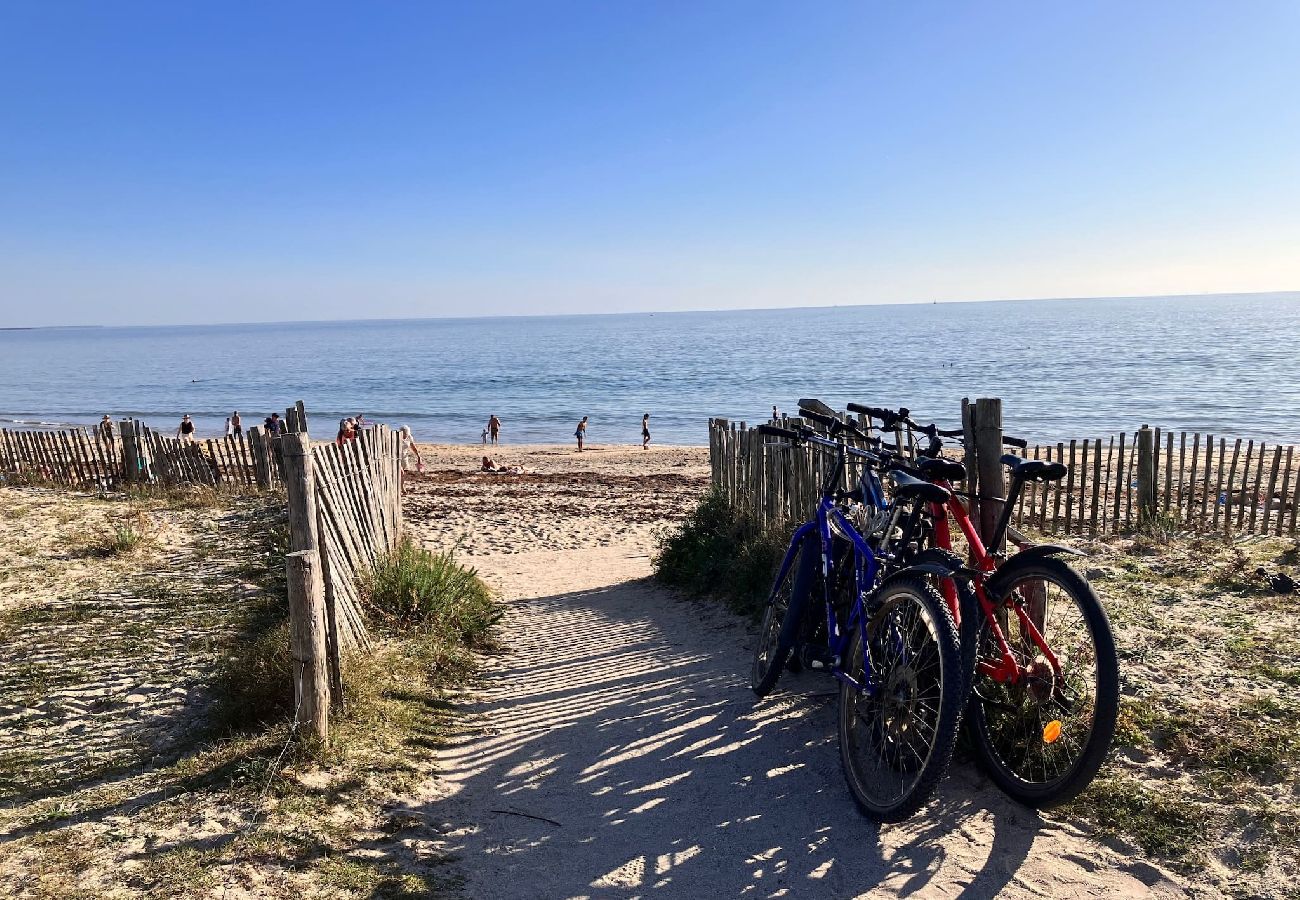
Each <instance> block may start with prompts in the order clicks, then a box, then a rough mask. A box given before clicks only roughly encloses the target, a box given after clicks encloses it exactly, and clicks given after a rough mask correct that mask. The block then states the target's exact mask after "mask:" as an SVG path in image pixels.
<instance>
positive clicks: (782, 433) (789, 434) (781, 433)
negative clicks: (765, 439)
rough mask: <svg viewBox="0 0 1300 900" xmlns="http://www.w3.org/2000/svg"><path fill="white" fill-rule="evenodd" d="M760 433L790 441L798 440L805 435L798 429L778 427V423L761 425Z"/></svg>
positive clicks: (759, 427)
mask: <svg viewBox="0 0 1300 900" xmlns="http://www.w3.org/2000/svg"><path fill="white" fill-rule="evenodd" d="M758 433H759V434H766V435H768V436H769V437H779V438H785V439H786V440H788V441H797V440H800V439H802V437H803V435H801V434H800V433H799V432H797V431H791V430H790V429H789V428H778V427H777V426H776V425H759V426H758Z"/></svg>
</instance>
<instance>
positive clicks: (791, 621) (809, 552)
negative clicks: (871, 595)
mask: <svg viewBox="0 0 1300 900" xmlns="http://www.w3.org/2000/svg"><path fill="white" fill-rule="evenodd" d="M817 551H818V539H817V535H816V534H814V533H809V534H807V535H805V536H804V537H803V538H802V539H801V540H800V541H799V544H798V546H797V547H796V548H795V553H794V557H793V558H792V559H791V560H790V565H789V566H787V567H786V569H785V572H783V573H782V572H778V573H777V575H778V578H779V580H778V581H777V582H776V583H775V584H773V585H772V593H771V594H770V595H769V597H768V601H767V609H765V610H764V611H763V622H762V624H761V625H760V626H759V629H758V646H756V647H755V648H754V664H753V667H752V670H751V673H750V680H749V686H750V688H752V689H753V691H754V693H755V694H757V695H758V696H760V697H766V696H767V695H768V694H769V693H770V692H771V690H772V688H774V687H776V682H777V679H778V678H780V677H781V670H782V669H784V668H785V665H786V662H787V661H788V660H789V658H790V651H791V650H792V649H793V648H794V645H795V643H796V641H797V640H798V638H799V627H800V624H801V622H802V619H803V610H804V607H805V606H806V600H807V598H808V595H809V593H810V592H811V590H812V587H813V584H814V582H815V581H816V574H817V567H818V555H819V554H818V552H817Z"/></svg>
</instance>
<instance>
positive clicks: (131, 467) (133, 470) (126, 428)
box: [117, 419, 140, 484]
mask: <svg viewBox="0 0 1300 900" xmlns="http://www.w3.org/2000/svg"><path fill="white" fill-rule="evenodd" d="M117 433H118V434H119V435H121V436H122V480H123V481H124V482H126V483H127V484H130V483H132V482H134V481H135V479H136V477H137V476H138V475H139V474H140V471H139V467H138V466H137V465H136V460H137V459H138V454H137V453H136V449H135V423H134V422H133V421H132V420H131V419H123V420H122V421H121V422H119V423H118V425H117Z"/></svg>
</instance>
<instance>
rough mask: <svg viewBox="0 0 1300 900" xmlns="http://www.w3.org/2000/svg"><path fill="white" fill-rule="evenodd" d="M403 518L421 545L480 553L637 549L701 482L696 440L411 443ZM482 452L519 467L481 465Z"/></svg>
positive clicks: (689, 501)
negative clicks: (657, 443)
mask: <svg viewBox="0 0 1300 900" xmlns="http://www.w3.org/2000/svg"><path fill="white" fill-rule="evenodd" d="M420 454H421V457H422V459H423V461H424V471H423V472H422V473H418V474H412V476H411V481H410V483H409V486H408V494H407V506H406V515H407V524H408V525H409V526H410V528H411V529H412V533H413V534H414V535H415V536H416V537H418V538H419V539H420V540H421V541H423V542H425V543H426V544H428V545H430V546H436V547H440V548H455V550H456V552H457V553H458V554H463V555H465V556H469V557H474V559H475V562H476V564H477V562H478V560H479V559H480V558H482V557H491V556H496V555H509V554H517V553H526V552H534V551H538V550H577V549H584V548H599V547H615V546H629V547H638V548H640V552H645V551H646V550H647V548H648V547H649V546H650V544H651V540H652V536H653V533H654V531H655V529H656V528H661V527H663V526H664V525H665V524H667V523H669V522H672V521H674V520H676V519H677V518H679V517H681V516H682V515H684V514H685V512H686V511H687V509H689V508H690V506H691V505H693V504H694V502H695V500H696V499H697V498H698V497H699V495H700V494H701V493H702V492H703V491H704V490H705V489H706V488H707V484H708V474H709V452H708V449H707V448H704V447H651V448H650V449H649V450H642V449H641V447H640V446H639V445H638V446H634V447H629V446H596V447H592V448H590V449H588V450H584V451H583V452H582V453H578V452H577V451H576V450H575V449H574V448H573V447H572V446H561V445H537V444H534V445H514V446H512V445H506V444H503V445H499V446H496V447H491V446H489V447H480V446H476V445H473V446H453V445H444V444H435V445H427V446H421V448H420ZM484 456H488V457H490V458H491V459H492V460H493V461H494V462H495V463H497V464H498V465H500V466H509V467H522V469H523V474H497V473H492V472H482V471H480V468H481V466H482V460H483V457H484Z"/></svg>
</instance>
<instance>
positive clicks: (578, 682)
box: [417, 523, 1186, 898]
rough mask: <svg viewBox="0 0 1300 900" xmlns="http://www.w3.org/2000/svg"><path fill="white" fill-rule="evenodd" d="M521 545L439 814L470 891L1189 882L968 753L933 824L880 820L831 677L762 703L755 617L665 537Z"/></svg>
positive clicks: (1097, 886)
mask: <svg viewBox="0 0 1300 900" xmlns="http://www.w3.org/2000/svg"><path fill="white" fill-rule="evenodd" d="M418 527H419V525H418V523H417V529H418ZM599 534H600V538H599V540H600V541H601V542H605V541H608V539H609V537H610V534H609V532H607V531H600V532H599ZM501 537H503V535H498V538H501ZM506 545H507V546H506V548H504V552H499V553H491V552H481V553H480V554H475V558H474V560H473V562H474V564H475V565H476V566H478V567H479V569H480V571H481V572H482V573H483V575H484V576H485V577H486V578H487V579H488V580H489V582H490V583H492V584H493V586H494V587H496V588H497V590H498V591H499V592H500V594H501V596H502V597H503V598H504V599H505V601H506V603H507V610H508V611H507V615H506V618H505V621H504V622H503V624H502V636H503V638H504V640H505V643H506V644H507V650H506V651H505V652H504V653H503V654H501V655H499V656H495V657H492V658H490V659H488V660H487V661H486V666H485V671H484V673H483V676H482V678H481V679H480V683H479V684H478V685H477V687H476V688H475V690H474V691H473V692H472V693H471V694H470V695H468V696H466V697H465V698H463V702H462V704H461V705H462V707H463V709H464V710H465V716H464V717H463V718H462V720H461V724H460V730H459V733H458V734H457V736H456V737H455V738H454V739H453V740H452V741H451V742H450V743H449V744H448V745H447V746H444V747H443V748H441V749H440V751H439V769H440V772H441V777H440V778H439V780H438V781H437V782H436V783H435V784H434V786H433V787H432V788H431V789H430V792H429V794H428V795H426V796H425V797H423V798H421V805H422V807H423V808H422V809H420V810H419V812H420V813H421V815H422V817H424V818H426V820H428V821H433V822H437V823H440V825H439V830H441V831H442V840H441V841H440V846H441V849H442V850H443V851H444V852H447V853H450V854H451V855H453V856H454V857H455V858H456V860H457V862H456V863H455V864H454V868H455V869H456V871H457V872H458V874H459V876H460V877H462V878H463V879H464V893H465V895H466V896H467V897H472V898H480V897H482V898H487V897H492V898H506V897H519V898H578V897H592V898H596V897H663V898H671V897H691V898H696V897H791V898H848V897H855V896H867V895H870V896H873V897H874V896H935V897H966V898H978V897H993V896H998V897H1039V896H1044V895H1050V896H1052V897H1056V898H1069V897H1115V896H1123V897H1181V896H1185V895H1186V894H1185V891H1184V889H1183V888H1182V887H1181V886H1180V882H1179V880H1178V879H1177V878H1175V877H1174V876H1171V875H1169V874H1167V873H1166V872H1164V871H1162V870H1161V869H1159V868H1157V867H1155V866H1153V865H1151V864H1148V863H1146V862H1143V861H1140V860H1138V859H1136V858H1135V857H1134V856H1132V855H1129V854H1124V855H1121V854H1120V853H1118V852H1116V850H1113V849H1110V848H1108V847H1104V846H1101V845H1099V844H1097V843H1096V842H1094V841H1092V840H1090V839H1089V838H1088V837H1087V836H1086V835H1084V834H1083V833H1082V832H1081V831H1080V830H1078V829H1076V828H1074V827H1073V826H1071V825H1069V824H1067V823H1062V822H1058V821H1052V820H1048V819H1045V818H1042V817H1040V816H1038V815H1036V814H1034V813H1032V812H1030V811H1028V810H1025V809H1023V808H1020V807H1017V806H1016V805H1014V804H1012V803H1010V802H1009V801H1007V800H1006V799H1005V798H1004V797H1003V796H1002V795H1001V794H1000V793H998V791H997V790H996V789H995V788H994V787H992V786H991V785H990V784H989V783H988V782H987V781H986V780H985V779H984V778H983V777H982V776H980V775H979V774H978V773H977V772H976V771H975V770H974V769H973V767H972V766H971V764H970V763H967V762H958V763H955V764H954V767H953V770H952V773H951V774H950V775H949V777H948V778H947V779H946V780H945V781H944V782H943V784H942V785H941V787H940V790H939V793H938V796H937V799H936V800H935V802H934V803H932V804H931V805H930V806H929V807H928V808H927V809H925V810H923V811H922V812H921V813H920V814H918V815H917V816H915V817H914V818H913V819H912V820H910V821H909V822H907V823H904V824H902V825H897V826H886V827H883V828H882V827H878V826H876V825H874V824H873V823H871V822H869V821H867V820H866V819H864V818H862V817H861V816H860V815H859V814H858V813H857V811H856V809H855V807H854V806H853V803H852V801H851V799H850V798H849V794H848V790H847V788H846V787H845V785H844V780H843V776H842V774H841V772H840V767H839V755H838V748H837V745H836V738H835V722H836V718H835V716H836V706H835V698H834V697H833V696H832V695H831V691H832V687H831V685H830V683H829V682H828V681H824V680H821V679H820V678H818V677H817V676H812V675H809V676H802V677H794V676H787V678H788V679H789V680H788V681H786V682H783V688H780V689H778V692H777V693H776V694H775V695H773V696H772V697H770V698H769V699H767V700H765V701H763V702H756V701H755V699H754V697H753V695H752V694H751V693H750V691H749V687H748V681H747V677H748V676H747V673H748V667H749V661H750V654H751V652H752V640H753V632H752V630H751V629H750V628H749V627H747V625H746V624H745V623H744V622H742V621H740V620H739V619H737V618H736V617H735V616H734V615H732V614H730V613H729V612H726V611H725V610H723V609H721V608H719V607H716V606H714V605H712V604H708V603H703V602H695V601H689V600H683V599H681V598H679V597H677V596H675V595H674V594H672V593H671V592H669V591H666V590H664V589H661V588H659V587H658V586H656V585H655V584H654V583H653V582H651V581H649V580H648V578H647V576H649V574H650V559H649V552H650V548H651V546H652V545H651V543H650V541H649V540H648V538H647V536H646V534H645V533H644V532H642V531H641V530H639V529H637V530H634V531H633V532H632V533H629V534H627V535H625V536H624V539H623V540H622V541H619V542H615V543H604V544H603V545H601V544H597V545H595V546H588V547H580V548H571V547H563V546H561V547H560V548H557V549H542V550H533V551H524V552H520V551H521V547H520V546H519V544H518V543H515V542H512V541H506ZM484 549H486V548H484Z"/></svg>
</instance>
